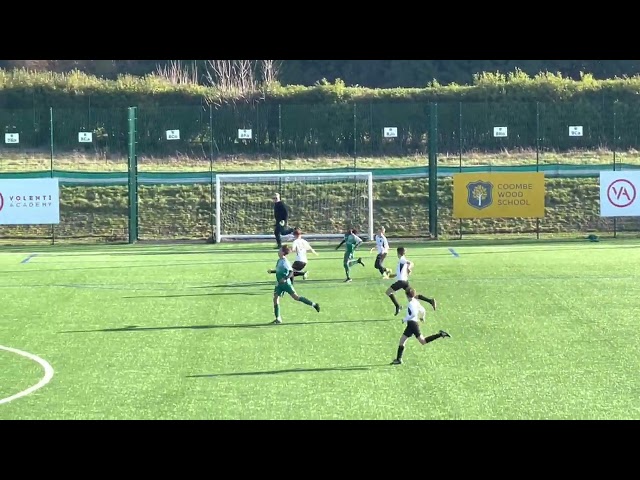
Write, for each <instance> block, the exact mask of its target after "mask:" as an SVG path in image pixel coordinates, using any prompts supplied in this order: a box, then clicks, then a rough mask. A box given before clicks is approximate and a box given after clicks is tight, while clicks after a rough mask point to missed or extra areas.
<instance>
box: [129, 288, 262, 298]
mask: <svg viewBox="0 0 640 480" xmlns="http://www.w3.org/2000/svg"><path fill="white" fill-rule="evenodd" d="M269 291H270V290H265V291H264V292H242V293H241V295H243V296H244V295H263V296H264V295H266V294H267V293H269ZM218 295H233V296H238V295H240V293H238V292H209V293H187V294H169V295H133V296H129V297H122V298H180V297H213V296H218Z"/></svg>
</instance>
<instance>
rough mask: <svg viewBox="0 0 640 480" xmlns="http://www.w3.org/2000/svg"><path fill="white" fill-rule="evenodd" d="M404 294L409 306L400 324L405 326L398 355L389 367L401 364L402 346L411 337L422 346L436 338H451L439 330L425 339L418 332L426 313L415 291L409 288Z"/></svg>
mask: <svg viewBox="0 0 640 480" xmlns="http://www.w3.org/2000/svg"><path fill="white" fill-rule="evenodd" d="M405 294H406V295H407V300H408V301H409V305H407V315H406V316H405V317H404V318H403V319H402V322H403V323H404V324H405V328H404V332H403V333H402V336H401V337H400V343H399V345H398V353H397V355H396V358H395V360H394V361H393V362H391V365H400V364H401V363H402V354H403V353H404V346H405V344H406V343H407V340H409V339H410V338H411V337H412V336H415V337H416V338H417V339H418V341H419V342H420V343H421V344H422V345H426V344H427V343H431V342H433V341H434V340H437V339H438V338H447V337H451V335H449V334H448V333H447V332H445V331H444V330H440V331H439V332H438V333H436V334H435V335H430V336H428V337H426V338H425V336H424V335H422V332H420V323H419V322H424V320H425V317H426V316H427V311H426V310H425V309H424V307H423V306H422V305H420V302H419V301H418V299H417V297H418V294H417V293H416V291H415V289H413V288H411V287H409V288H407V289H406V290H405Z"/></svg>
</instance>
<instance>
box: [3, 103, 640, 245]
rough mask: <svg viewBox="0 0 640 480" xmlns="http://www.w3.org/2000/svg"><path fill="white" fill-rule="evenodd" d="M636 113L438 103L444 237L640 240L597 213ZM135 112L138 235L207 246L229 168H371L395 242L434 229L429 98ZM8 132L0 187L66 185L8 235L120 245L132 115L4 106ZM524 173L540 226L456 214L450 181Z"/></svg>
mask: <svg viewBox="0 0 640 480" xmlns="http://www.w3.org/2000/svg"><path fill="white" fill-rule="evenodd" d="M638 107H640V101H639V102H636V103H633V102H630V103H620V102H609V101H588V100H581V101H577V102H554V103H535V102H530V103H516V102H484V103H483V102H476V103H469V102H462V103H460V102H444V103H439V104H438V106H437V112H438V114H437V145H438V189H437V195H438V197H437V206H438V233H439V235H440V236H443V237H452V238H460V237H462V238H466V237H470V236H472V235H478V234H513V233H521V234H525V235H530V236H538V235H541V236H544V235H551V234H557V233H585V234H586V233H589V232H592V231H593V232H600V233H602V232H610V233H613V232H615V234H616V235H617V234H636V233H637V232H638V231H640V219H638V218H615V219H613V218H603V217H600V216H599V182H598V174H599V171H601V170H614V169H616V170H628V169H634V168H640V153H638V152H639V151H640V108H638ZM137 117H138V121H137V137H136V142H137V155H138V177H139V181H140V186H139V218H138V225H139V238H140V239H141V240H146V239H149V240H154V239H190V240H203V239H208V238H210V237H211V236H212V235H213V233H214V230H213V229H214V225H215V215H214V213H215V190H214V186H215V175H216V173H224V172H236V173H240V172H255V171H259V172H265V173H273V172H279V171H282V172H296V171H298V172H299V171H318V170H322V171H335V170H340V171H353V170H354V169H356V170H361V171H373V172H374V179H375V180H374V199H375V201H374V222H375V226H376V227H377V226H379V225H385V226H386V227H387V228H388V231H389V234H390V235H394V234H395V235H397V236H424V235H426V234H427V232H428V230H429V221H428V219H429V194H428V183H429V182H428V145H429V133H430V132H429V104H426V103H419V102H413V103H393V102H384V103H381V102H371V103H356V104H353V103H336V104H330V105H328V104H313V105H301V104H282V105H280V104H277V103H253V104H251V103H243V102H237V103H235V104H226V105H211V106H210V105H207V104H206V103H203V104H202V105H196V106H184V107H179V106H178V107H140V108H138V112H137ZM0 130H1V131H2V132H1V136H2V137H1V138H0V179H7V178H28V176H32V177H33V176H36V177H39V178H47V177H51V176H55V177H58V178H60V179H61V182H62V188H61V223H60V224H59V225H56V226H53V227H51V226H37V225H19V226H7V225H3V226H0V238H5V239H6V238H8V239H28V238H31V239H41V240H43V241H47V242H49V241H54V240H55V241H64V240H76V239H94V240H97V241H120V240H122V241H124V240H126V238H127V235H128V195H127V165H128V158H127V156H128V125H127V110H126V109H122V108H114V109H110V108H94V107H92V106H91V105H90V104H87V105H86V108H74V109H55V108H54V109H50V108H47V107H42V106H32V107H30V108H24V109H15V110H7V109H0ZM523 170H527V171H544V172H545V175H546V185H547V193H546V216H545V218H543V219H541V220H540V221H537V220H535V219H525V218H519V219H487V220H463V221H460V220H458V219H455V218H453V215H452V180H451V175H453V174H455V173H456V172H469V171H484V172H488V171H523ZM283 193H284V194H285V195H286V191H284V192H283ZM266 224H268V222H267V223H266ZM266 224H265V225H266ZM260 228H262V227H260ZM265 228H266V227H265ZM251 231H253V230H251ZM265 233H269V232H265Z"/></svg>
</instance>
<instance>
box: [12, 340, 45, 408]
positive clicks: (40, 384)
mask: <svg viewBox="0 0 640 480" xmlns="http://www.w3.org/2000/svg"><path fill="white" fill-rule="evenodd" d="M0 350H5V351H7V352H11V353H15V354H16V355H20V356H22V357H25V358H28V359H29V360H33V361H34V362H36V363H38V364H40V366H41V367H42V368H43V369H44V377H42V379H41V380H40V381H39V382H38V383H36V384H35V385H34V386H32V387H29V388H27V389H26V390H23V391H22V392H20V393H16V394H15V395H12V396H10V397H7V398H2V399H0V405H2V404H3V403H9V402H12V401H13V400H17V399H18V398H21V397H25V396H27V395H29V394H30V393H33V392H35V391H36V390H38V389H40V388H42V387H44V386H45V385H46V384H47V383H49V381H50V380H51V379H52V378H53V367H52V366H51V365H49V362H47V361H46V360H43V359H42V358H40V357H38V356H36V355H33V354H32V353H29V352H23V351H22V350H18V349H16V348H11V347H3V346H2V345H0Z"/></svg>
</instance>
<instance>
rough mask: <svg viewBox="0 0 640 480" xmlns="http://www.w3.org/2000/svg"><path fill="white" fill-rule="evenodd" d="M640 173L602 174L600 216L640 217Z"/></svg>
mask: <svg viewBox="0 0 640 480" xmlns="http://www.w3.org/2000/svg"><path fill="white" fill-rule="evenodd" d="M639 194H640V172H613V171H612V172H600V216H601V217H639V216H640V199H639V198H638V195H639Z"/></svg>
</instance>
